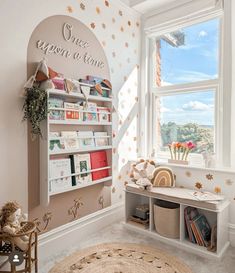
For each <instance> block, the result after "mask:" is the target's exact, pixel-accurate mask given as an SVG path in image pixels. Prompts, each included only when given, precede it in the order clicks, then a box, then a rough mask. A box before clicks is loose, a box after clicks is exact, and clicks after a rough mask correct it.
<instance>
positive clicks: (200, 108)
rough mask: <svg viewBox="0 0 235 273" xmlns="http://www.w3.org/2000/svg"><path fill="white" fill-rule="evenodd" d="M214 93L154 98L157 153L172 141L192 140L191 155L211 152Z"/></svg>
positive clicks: (205, 92) (212, 146)
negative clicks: (193, 147)
mask: <svg viewBox="0 0 235 273" xmlns="http://www.w3.org/2000/svg"><path fill="white" fill-rule="evenodd" d="M214 106H215V92H214V91H204V92H197V93H190V94H179V95H174V96H164V97H160V98H159V97H156V108H155V109H157V110H156V111H157V113H156V114H157V137H156V139H157V141H158V143H157V150H158V151H167V152H168V147H167V145H168V144H170V143H172V142H175V141H177V142H187V141H192V142H193V143H195V144H196V148H195V149H194V151H193V152H194V153H201V152H203V151H207V152H214V129H215V126H214V124H215V121H214Z"/></svg>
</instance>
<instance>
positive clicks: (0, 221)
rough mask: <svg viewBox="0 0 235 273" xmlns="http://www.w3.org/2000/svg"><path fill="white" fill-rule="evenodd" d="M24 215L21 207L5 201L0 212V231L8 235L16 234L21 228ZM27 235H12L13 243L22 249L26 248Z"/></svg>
mask: <svg viewBox="0 0 235 273" xmlns="http://www.w3.org/2000/svg"><path fill="white" fill-rule="evenodd" d="M24 221H26V217H25V216H24V215H23V214H22V211H21V208H20V206H19V204H18V203H16V202H8V203H6V204H5V205H4V206H3V207H2V209H1V212H0V227H1V232H3V233H7V234H9V235H16V234H17V233H19V231H20V230H21V229H22V222H24ZM28 240H29V238H28V236H21V237H13V241H14V243H15V245H16V246H17V247H18V248H20V249H21V250H23V251H26V250H27V249H28Z"/></svg>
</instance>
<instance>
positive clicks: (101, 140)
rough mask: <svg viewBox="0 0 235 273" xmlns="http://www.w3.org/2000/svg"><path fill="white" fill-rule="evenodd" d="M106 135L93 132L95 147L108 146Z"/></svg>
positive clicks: (105, 133)
mask: <svg viewBox="0 0 235 273" xmlns="http://www.w3.org/2000/svg"><path fill="white" fill-rule="evenodd" d="M107 136H108V133H107V132H94V137H95V145H96V146H108V145H109V141H108V138H107Z"/></svg>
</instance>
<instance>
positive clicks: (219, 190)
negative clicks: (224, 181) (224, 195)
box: [214, 186, 221, 194]
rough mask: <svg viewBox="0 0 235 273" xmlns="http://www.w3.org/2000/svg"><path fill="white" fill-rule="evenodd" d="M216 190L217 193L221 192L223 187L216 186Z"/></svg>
mask: <svg viewBox="0 0 235 273" xmlns="http://www.w3.org/2000/svg"><path fill="white" fill-rule="evenodd" d="M214 192H215V193H217V194H219V193H221V188H220V187H219V186H217V187H215V188H214Z"/></svg>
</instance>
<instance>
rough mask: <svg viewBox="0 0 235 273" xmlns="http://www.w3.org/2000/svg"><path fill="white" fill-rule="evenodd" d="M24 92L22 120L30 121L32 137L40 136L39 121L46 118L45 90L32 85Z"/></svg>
mask: <svg viewBox="0 0 235 273" xmlns="http://www.w3.org/2000/svg"><path fill="white" fill-rule="evenodd" d="M25 93H26V95H25V102H24V105H23V111H24V117H23V120H28V121H29V122H30V123H31V125H32V130H31V133H32V135H33V137H37V136H40V137H42V132H41V129H40V123H41V122H42V121H43V120H46V119H47V113H48V109H47V92H46V91H45V90H42V89H39V88H38V87H35V86H33V87H31V88H28V89H27V90H26V92H25Z"/></svg>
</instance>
